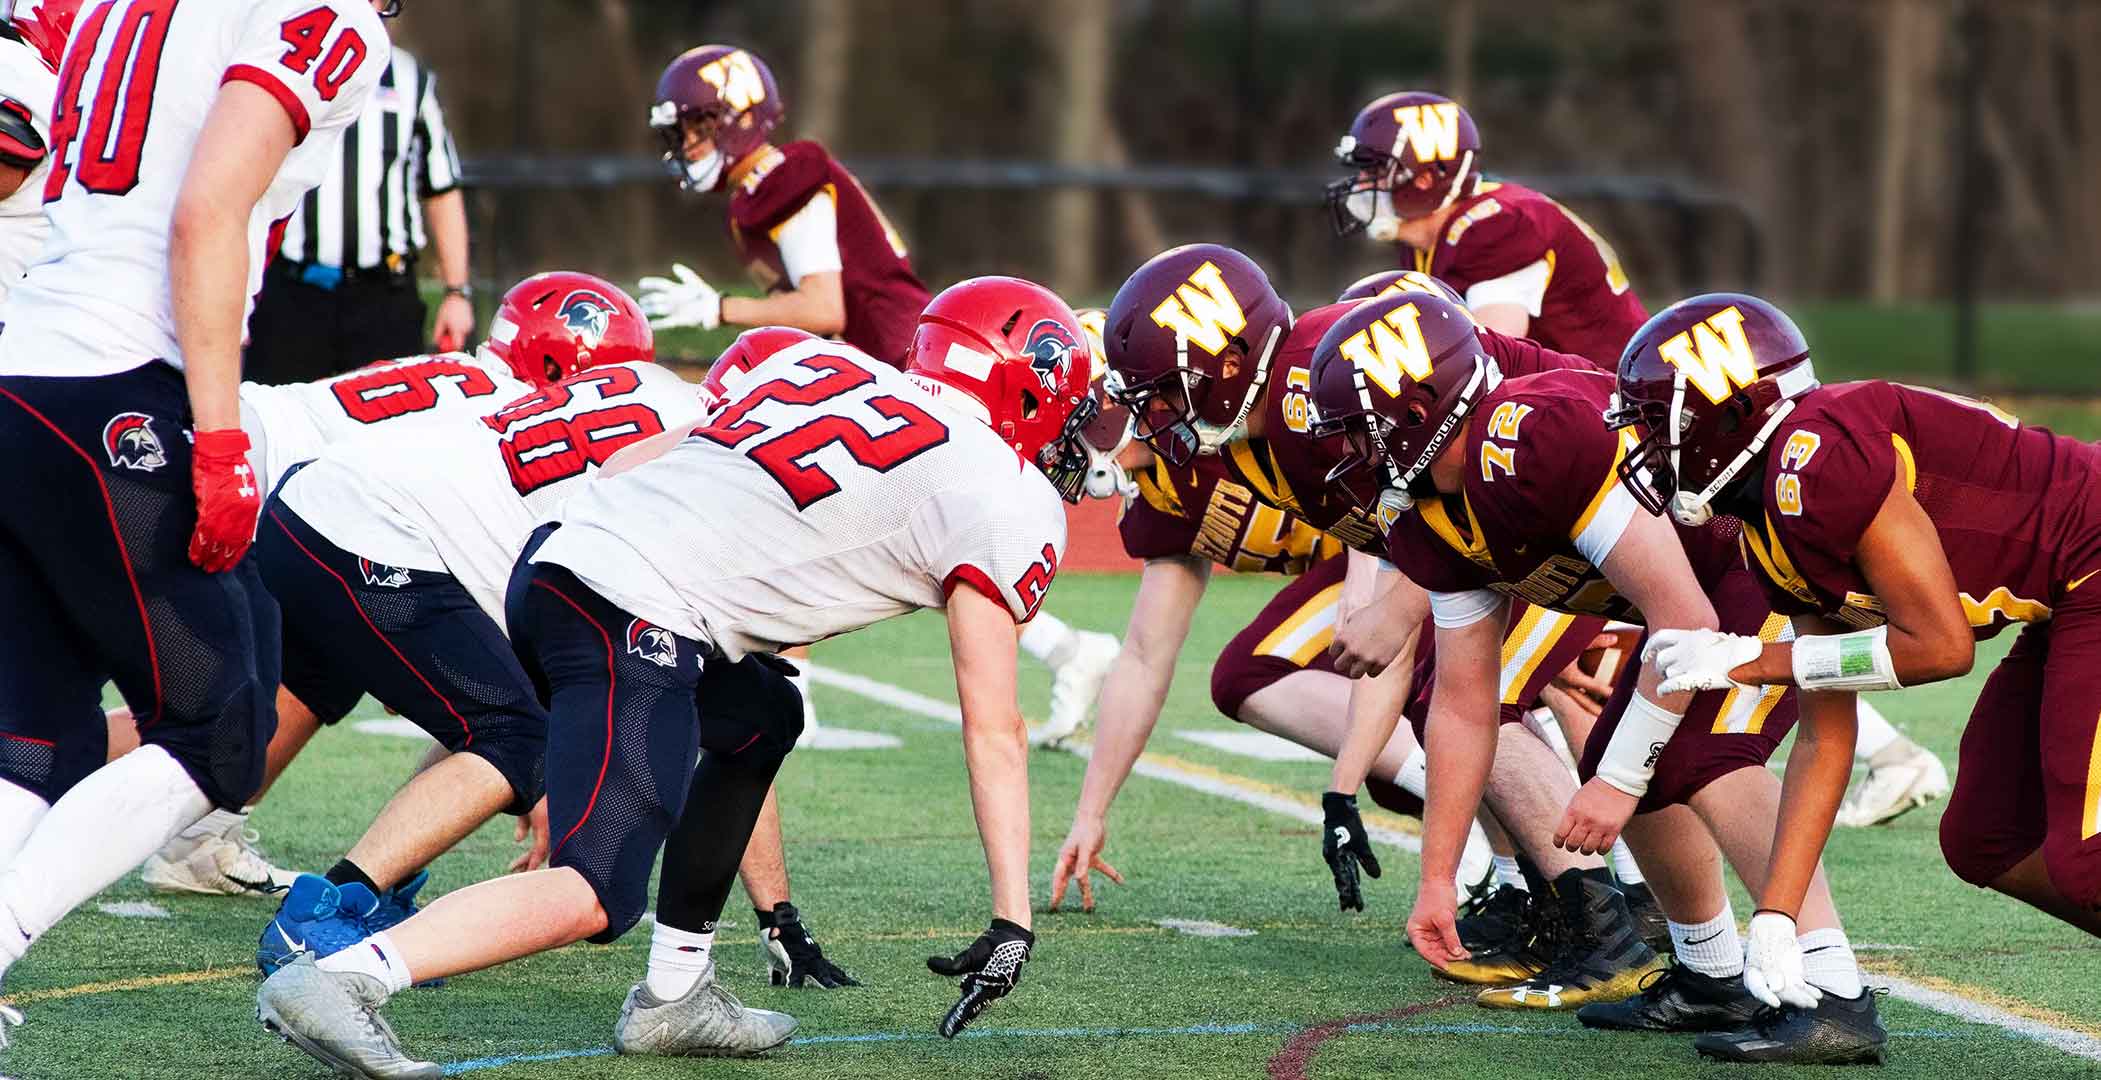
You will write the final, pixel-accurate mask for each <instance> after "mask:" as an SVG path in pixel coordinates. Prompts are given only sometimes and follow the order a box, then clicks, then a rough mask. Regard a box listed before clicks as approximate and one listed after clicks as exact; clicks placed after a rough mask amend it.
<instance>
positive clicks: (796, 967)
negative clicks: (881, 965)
mask: <svg viewBox="0 0 2101 1080" xmlns="http://www.w3.org/2000/svg"><path fill="white" fill-rule="evenodd" d="M769 922H770V923H771V925H765V924H766V923H769ZM761 925H762V927H763V929H761V931H760V934H761V935H762V940H763V941H764V942H765V944H766V957H767V959H766V981H767V982H768V983H769V984H771V985H773V986H785V987H787V988H788V989H790V990H801V989H802V988H804V987H805V986H814V987H816V988H818V989H820V990H837V989H839V988H840V987H842V986H859V985H861V980H859V979H856V978H854V977H853V976H852V975H849V974H847V973H846V969H845V968H842V967H840V966H839V965H837V964H834V963H832V961H831V959H830V958H829V957H827V956H825V955H824V950H823V949H822V948H820V947H819V946H818V944H817V939H816V938H814V937H811V936H810V928H809V927H807V926H804V925H803V921H802V913H801V912H798V911H796V910H795V905H794V904H791V903H788V902H787V901H785V900H784V901H782V902H780V903H778V904H775V905H773V912H772V915H771V917H770V918H767V919H762V920H761Z"/></svg>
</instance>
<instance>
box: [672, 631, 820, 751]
mask: <svg viewBox="0 0 2101 1080" xmlns="http://www.w3.org/2000/svg"><path fill="white" fill-rule="evenodd" d="M793 670H795V668H794V666H793V665H791V664H789V663H788V662H787V661H785V660H782V659H781V658H779V657H777V656H773V655H771V654H763V653H752V654H750V655H748V656H746V657H745V658H744V659H742V660H739V661H737V662H736V663H734V664H732V663H729V662H728V661H725V660H720V659H715V660H710V661H708V662H707V665H706V666H705V667H704V668H702V669H701V672H700V687H699V690H698V694H697V697H698V699H699V701H698V704H699V707H700V745H701V748H702V749H703V750H706V751H707V752H708V753H710V754H716V755H720V756H721V757H722V758H723V759H724V760H725V761H728V762H734V763H738V764H743V763H747V762H749V763H762V764H767V765H774V764H778V763H779V762H780V760H781V759H782V758H785V757H787V756H788V752H789V751H790V750H793V749H795V741H796V740H797V739H799V738H801V737H802V725H803V701H802V691H800V690H797V689H796V688H795V683H794V681H793V680H791V679H789V678H788V673H789V672H791V671H793Z"/></svg>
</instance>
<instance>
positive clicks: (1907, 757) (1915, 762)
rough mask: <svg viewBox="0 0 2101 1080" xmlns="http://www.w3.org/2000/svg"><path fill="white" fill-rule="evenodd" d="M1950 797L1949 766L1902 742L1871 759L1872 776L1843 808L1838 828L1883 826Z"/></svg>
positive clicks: (1850, 793) (1862, 781) (1862, 780)
mask: <svg viewBox="0 0 2101 1080" xmlns="http://www.w3.org/2000/svg"><path fill="white" fill-rule="evenodd" d="M1947 794H1948V769H1947V766H1945V765H1942V764H1941V759H1940V758H1938V757H1936V756H1935V755H1934V753H1933V751H1931V750H1928V749H1926V748H1925V747H1923V746H1920V745H1919V744H1918V743H1915V742H1912V741H1911V740H1910V739H1905V738H1899V739H1898V740H1897V741H1896V742H1893V743H1891V744H1889V745H1888V746H1885V747H1883V748H1882V749H1881V750H1878V751H1876V753H1875V756H1874V757H1871V758H1869V759H1868V774H1867V775H1866V776H1863V777H1861V778H1860V782H1859V783H1856V784H1854V785H1853V787H1852V788H1851V789H1850V790H1848V791H1847V792H1846V801H1845V802H1842V803H1840V804H1839V807H1838V819H1837V820H1838V824H1840V825H1846V826H1851V827H1853V828H1862V827H1865V826H1868V825H1881V824H1884V823H1885V822H1890V821H1895V820H1896V819H1897V818H1899V817H1901V816H1903V815H1904V814H1905V813H1906V812H1908V811H1911V810H1914V809H1916V808H1918V807H1921V806H1924V805H1926V804H1927V803H1930V802H1932V801H1933V800H1935V799H1938V798H1942V797H1944V796H1946V795H1947Z"/></svg>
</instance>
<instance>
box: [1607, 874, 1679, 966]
mask: <svg viewBox="0 0 2101 1080" xmlns="http://www.w3.org/2000/svg"><path fill="white" fill-rule="evenodd" d="M1620 894H1621V895H1622V896H1625V897H1626V898H1627V914H1629V915H1632V916H1634V929H1635V930H1636V931H1638V932H1639V933H1640V934H1641V940H1642V942H1643V944H1646V945H1647V946H1648V947H1649V948H1650V949H1651V950H1653V951H1655V952H1656V954H1657V955H1659V956H1660V955H1662V954H1664V953H1667V952H1670V951H1671V950H1672V948H1673V946H1672V945H1671V921H1670V919H1669V918H1668V917H1667V916H1665V915H1664V913H1663V907H1662V905H1660V904H1658V903H1657V902H1656V894H1655V893H1653V892H1650V891H1649V887H1648V885H1647V884H1645V883H1643V882H1639V881H1637V882H1634V883H1633V884H1621V885H1620Z"/></svg>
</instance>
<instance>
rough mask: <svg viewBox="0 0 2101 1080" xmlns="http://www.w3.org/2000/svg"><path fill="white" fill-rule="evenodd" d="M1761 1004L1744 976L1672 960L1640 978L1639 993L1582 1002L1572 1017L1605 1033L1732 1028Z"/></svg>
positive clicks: (1741, 1024)
mask: <svg viewBox="0 0 2101 1080" xmlns="http://www.w3.org/2000/svg"><path fill="white" fill-rule="evenodd" d="M1764 1007H1765V1006H1763V1005H1761V1004H1759V1002H1758V999H1757V998H1754V997H1752V996H1751V992H1750V991H1749V990H1746V989H1744V977H1743V976H1742V975H1731V976H1729V977H1728V978H1726V979H1717V978H1715V977H1714V976H1712V975H1702V974H1700V973H1699V972H1697V971H1694V970H1693V969H1691V968H1689V967H1686V966H1685V965H1683V964H1678V963H1673V964H1671V965H1670V966H1669V967H1667V968H1664V969H1663V970H1662V971H1659V972H1656V973H1655V974H1653V975H1649V976H1646V977H1645V978H1643V980H1642V987H1641V993H1640V994H1639V995H1637V996H1635V997H1631V998H1628V999H1626V1000H1625V1001H1611V1002H1597V1003H1594V1004H1590V1005H1585V1006H1583V1007H1582V1008H1580V1009H1577V1010H1576V1019H1578V1020H1581V1021H1583V1026H1584V1027H1591V1028H1603V1029H1605V1030H1607V1031H1680V1032H1683V1031H1735V1030H1737V1029H1740V1028H1743V1027H1747V1026H1749V1025H1750V1023H1751V1020H1752V1018H1753V1017H1755V1016H1757V1014H1758V1011H1759V1010H1760V1009H1762V1008H1764Z"/></svg>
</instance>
